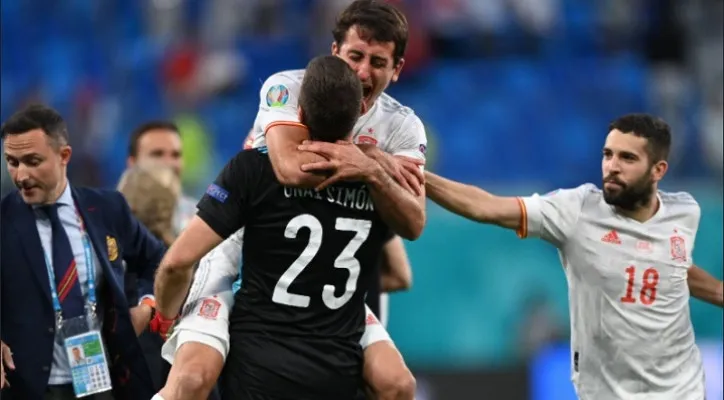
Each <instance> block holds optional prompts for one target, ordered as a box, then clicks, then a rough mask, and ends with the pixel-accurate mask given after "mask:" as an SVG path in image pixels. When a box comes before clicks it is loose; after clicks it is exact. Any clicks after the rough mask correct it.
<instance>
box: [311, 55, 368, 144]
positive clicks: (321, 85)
mask: <svg viewBox="0 0 724 400" xmlns="http://www.w3.org/2000/svg"><path fill="white" fill-rule="evenodd" d="M299 107H300V108H301V109H302V118H303V121H302V122H303V123H304V124H305V125H306V126H307V128H309V136H310V138H311V139H313V140H321V141H325V142H334V141H336V140H341V139H344V138H345V137H346V136H348V135H349V134H350V133H351V132H352V129H354V125H355V124H356V123H357V118H359V115H360V111H361V109H362V82H360V80H359V78H358V77H357V74H355V72H354V71H353V70H352V68H350V66H349V65H348V64H347V63H346V62H345V61H344V60H342V59H341V58H339V57H335V56H319V57H316V58H314V59H313V60H312V61H310V62H309V64H308V65H307V69H306V72H305V73H304V80H303V81H302V90H301V93H300V94H299Z"/></svg>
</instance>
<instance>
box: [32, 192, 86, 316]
mask: <svg viewBox="0 0 724 400" xmlns="http://www.w3.org/2000/svg"><path fill="white" fill-rule="evenodd" d="M58 207H59V205H58V204H53V205H49V206H44V207H43V208H42V209H43V211H45V213H46V214H47V215H48V219H50V226H51V228H52V229H53V240H52V243H53V270H54V272H55V285H56V293H58V301H59V302H60V307H61V309H62V310H63V319H69V318H75V317H78V316H81V315H83V312H84V307H85V304H84V301H83V292H82V291H81V290H80V283H79V281H78V268H77V267H76V263H75V257H73V248H72V247H71V246H70V240H69V239H68V234H66V233H65V228H63V225H62V224H61V223H60V218H59V217H58Z"/></svg>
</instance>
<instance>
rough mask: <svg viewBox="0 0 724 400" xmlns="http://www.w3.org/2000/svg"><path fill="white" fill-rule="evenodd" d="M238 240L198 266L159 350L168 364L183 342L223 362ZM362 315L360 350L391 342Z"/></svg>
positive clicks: (231, 240) (373, 319)
mask: <svg viewBox="0 0 724 400" xmlns="http://www.w3.org/2000/svg"><path fill="white" fill-rule="evenodd" d="M240 239H241V236H240V235H237V234H235V235H233V236H232V237H230V238H229V239H227V240H226V241H224V242H223V243H222V244H220V245H219V246H218V247H216V248H215V249H214V250H212V251H211V252H210V253H209V254H207V255H206V256H205V257H204V258H203V259H202V260H201V262H200V263H199V267H198V269H197V270H196V273H195V274H194V282H193V284H192V285H191V289H190V290H189V296H188V299H187V300H186V304H185V305H184V307H183V311H182V313H181V317H180V318H179V320H178V321H177V322H176V324H175V325H174V327H173V331H172V332H171V336H170V337H169V338H168V340H167V341H166V343H164V345H163V347H162V348H161V356H162V357H163V358H164V359H165V360H166V361H168V362H169V363H173V360H174V357H175V355H176V352H177V351H178V349H179V348H181V346H182V345H183V344H184V343H187V342H196V343H201V344H205V345H207V346H210V347H212V348H214V349H216V350H217V351H218V352H219V353H220V354H221V356H222V357H223V359H224V361H226V356H227V355H228V354H229V346H230V340H229V314H230V312H231V308H232V306H233V305H234V295H233V292H232V289H231V287H232V284H233V282H234V281H235V280H236V279H237V277H238V265H239V261H240V256H241V240H240ZM365 313H366V316H365V322H366V323H365V332H364V334H363V335H362V338H361V339H360V345H361V346H362V348H363V349H366V348H367V347H368V346H370V345H372V344H374V343H377V342H381V341H389V342H392V339H391V338H390V335H389V333H387V330H386V329H385V327H384V326H383V325H382V324H381V323H380V321H379V320H378V319H377V317H375V315H374V313H373V312H372V311H371V310H370V309H369V307H367V306H365Z"/></svg>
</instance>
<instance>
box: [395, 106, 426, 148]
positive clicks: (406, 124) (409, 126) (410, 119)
mask: <svg viewBox="0 0 724 400" xmlns="http://www.w3.org/2000/svg"><path fill="white" fill-rule="evenodd" d="M387 152H388V153H390V154H392V155H394V156H406V157H410V158H416V159H419V160H425V153H426V152H427V134H426V133H425V126H424V125H423V124H422V121H421V120H420V118H419V117H418V116H417V115H415V114H413V113H410V114H409V115H408V116H407V117H406V118H405V119H404V120H403V121H402V124H400V127H399V128H398V130H397V131H396V132H394V133H393V134H392V135H391V137H390V143H389V145H388V146H387Z"/></svg>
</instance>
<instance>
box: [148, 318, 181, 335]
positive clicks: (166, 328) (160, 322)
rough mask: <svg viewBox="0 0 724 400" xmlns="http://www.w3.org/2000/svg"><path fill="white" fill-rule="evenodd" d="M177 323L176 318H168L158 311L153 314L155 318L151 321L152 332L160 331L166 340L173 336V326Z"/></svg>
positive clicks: (159, 333)
mask: <svg viewBox="0 0 724 400" xmlns="http://www.w3.org/2000/svg"><path fill="white" fill-rule="evenodd" d="M175 323H176V318H174V319H168V318H164V316H163V315H161V313H160V312H156V315H154V316H153V319H152V320H151V323H150V324H149V328H150V330H151V332H154V333H158V335H159V336H161V339H163V340H164V341H166V340H168V338H169V336H171V333H172V332H173V326H174V324H175Z"/></svg>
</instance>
